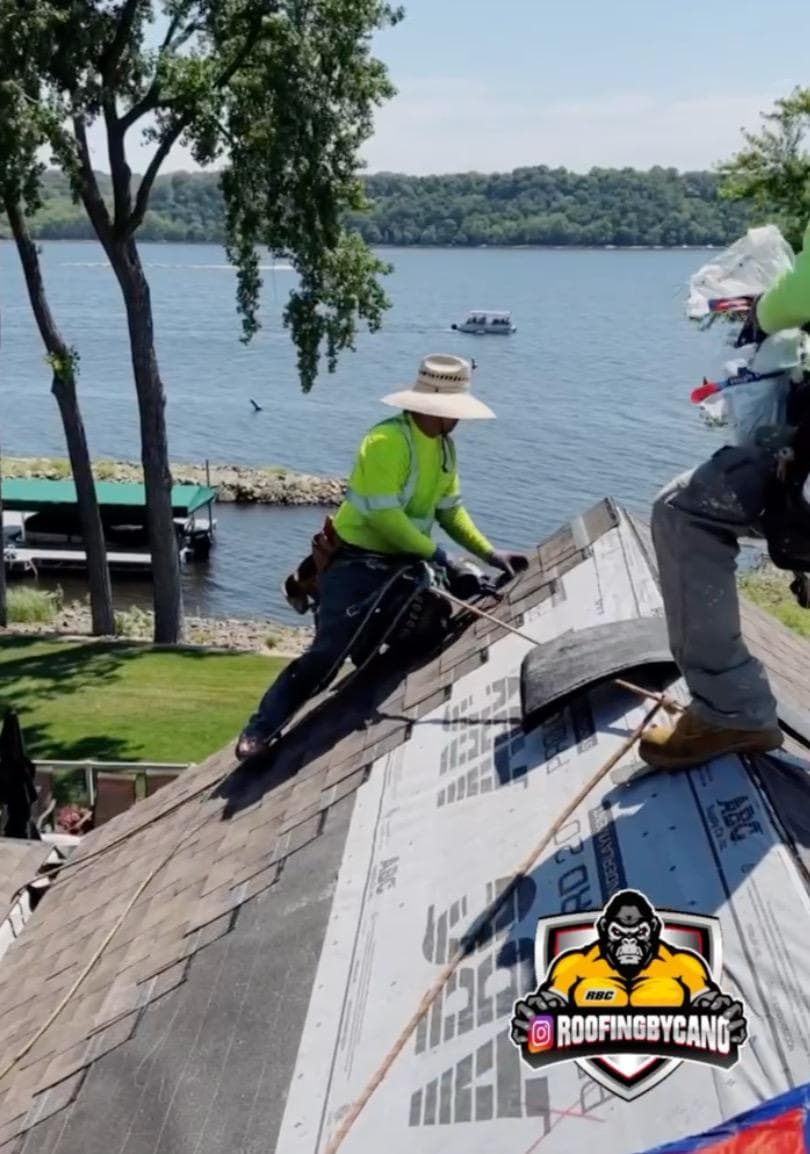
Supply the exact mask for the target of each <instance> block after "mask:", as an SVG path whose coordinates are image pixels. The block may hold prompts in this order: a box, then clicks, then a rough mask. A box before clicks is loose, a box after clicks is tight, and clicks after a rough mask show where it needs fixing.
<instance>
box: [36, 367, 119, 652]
mask: <svg viewBox="0 0 810 1154" xmlns="http://www.w3.org/2000/svg"><path fill="white" fill-rule="evenodd" d="M51 392H52V393H53V395H54V397H55V398H56V403H57V405H58V406H59V412H60V413H61V415H62V425H63V427H64V430H65V441H66V442H67V448H68V456H69V457H70V468H71V472H72V473H73V483H74V485H75V486H76V503H77V505H78V507H79V521H80V523H81V526H82V539H83V541H84V548H85V553H86V555H87V581H88V584H89V586H90V613H91V617H92V623H93V633H94V634H96V636H101V637H111V636H112V635H113V634H114V633H115V614H114V612H113V604H112V586H111V584H110V570H109V566H108V565H107V544H106V541H105V540H104V527H103V525H102V523H101V513H100V512H99V508H98V500H97V498H96V483H95V480H94V479H93V468H92V465H91V463H90V450H89V449H88V447H87V437H86V435H85V431H84V421H83V420H82V415H81V413H80V411H79V400H78V397H77V396H76V383H75V381H74V380H73V377H72V375H71V374H67V375H64V376H63V375H61V374H60V373H58V372H54V374H53V380H52V381H51Z"/></svg>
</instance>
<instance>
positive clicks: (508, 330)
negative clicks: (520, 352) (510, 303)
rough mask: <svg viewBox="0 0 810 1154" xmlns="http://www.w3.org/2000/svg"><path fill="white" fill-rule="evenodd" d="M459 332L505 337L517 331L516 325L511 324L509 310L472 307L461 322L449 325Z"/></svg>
mask: <svg viewBox="0 0 810 1154" xmlns="http://www.w3.org/2000/svg"><path fill="white" fill-rule="evenodd" d="M450 327H451V328H452V329H454V330H455V331H456V332H459V333H471V334H473V335H474V336H488V335H490V334H491V335H492V336H499V337H507V336H510V335H511V334H512V333H516V332H517V326H516V325H513V324H512V314H511V313H510V312H495V311H493V310H492V309H472V310H471V311H470V312H469V313H468V314H467V319H466V320H465V321H464V323H463V324H460V325H451V326H450Z"/></svg>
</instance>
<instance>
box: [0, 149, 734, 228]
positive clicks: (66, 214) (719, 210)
mask: <svg viewBox="0 0 810 1154" xmlns="http://www.w3.org/2000/svg"><path fill="white" fill-rule="evenodd" d="M98 179H99V184H100V186H101V190H102V194H103V195H104V196H105V198H108V199H109V200H110V201H112V189H111V188H110V184H109V178H108V177H105V176H104V175H103V174H99V177H98ZM364 184H365V189H366V195H367V197H368V200H369V206H368V209H367V211H365V212H351V213H349V214H348V215H347V216H346V217H345V223H346V224H347V225H348V227H349V228H350V229H352V230H355V231H357V232H358V233H360V235H361V236H362V237H363V239H364V240H365V241H367V242H368V243H369V244H373V245H387V244H390V245H459V246H467V245H509V246H515V245H564V246H569V245H570V246H577V245H581V246H590V245H616V246H619V247H627V246H631V245H662V246H665V247H675V246H679V245H709V244H716V245H720V244H727V243H728V242H729V241H731V240H733V239H735V238H736V237H737V236H739V235H740V233H741V232H742V231H744V229H745V228H746V226H747V225H748V223H749V217H750V212H751V210H750V207H749V205H748V204H747V203H745V202H743V203H734V202H732V201H730V200H728V199H726V198H724V197H723V196H722V195H721V191H720V184H721V177H720V176H719V175H717V174H715V173H710V172H686V173H681V172H678V171H677V170H676V169H674V168H652V169H650V170H649V171H646V172H640V171H637V170H635V169H631V168H623V169H606V168H594V169H591V171H590V172H588V173H575V172H569V171H568V170H567V169H564V168H554V169H552V168H546V167H544V166H541V167H537V168H519V169H515V171H514V172H510V173H494V174H488V175H482V174H479V173H463V174H458V175H447V176H420V177H416V176H402V175H398V174H394V173H378V174H376V175H373V176H366V177H365V179H364ZM42 193H43V195H42V207H41V209H40V210H39V212H38V213H37V214H36V216H35V217H34V218H33V220H32V222H31V227H32V232H33V235H34V236H35V237H37V238H40V239H54V240H56V239H59V240H83V239H92V238H93V236H94V234H93V230H92V226H91V224H90V222H89V220H88V218H87V214H86V213H85V212H83V211H82V209H81V208H79V207H77V206H75V205H74V204H73V202H72V200H71V196H70V189H69V187H68V182H67V178H66V177H65V176H64V174H63V173H61V172H56V171H54V172H48V173H46V174H45V177H44V179H43V182H42ZM7 234H8V230H7V224H6V223H5V221H0V235H7ZM139 237H140V238H141V239H142V240H151V241H189V242H200V241H207V242H211V243H222V242H223V241H224V239H225V222H224V210H223V200H222V193H221V191H220V187H219V178H218V176H217V174H216V173H210V172H208V173H202V172H199V173H186V172H173V173H167V174H166V175H165V176H160V177H159V178H158V179H157V180H156V181H155V184H154V188H153V191H152V196H151V198H150V210H149V212H148V213H147V215H146V218H145V220H144V223H143V225H142V227H141V229H140V232H139Z"/></svg>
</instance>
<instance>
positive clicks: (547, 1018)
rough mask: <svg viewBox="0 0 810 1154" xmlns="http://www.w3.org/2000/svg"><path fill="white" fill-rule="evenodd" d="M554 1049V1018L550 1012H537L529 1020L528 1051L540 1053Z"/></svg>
mask: <svg viewBox="0 0 810 1154" xmlns="http://www.w3.org/2000/svg"><path fill="white" fill-rule="evenodd" d="M553 1049H554V1018H553V1017H552V1016H551V1014H537V1015H535V1017H533V1018H532V1020H531V1021H530V1022H529V1053H530V1054H542V1052H543V1051H544V1050H553Z"/></svg>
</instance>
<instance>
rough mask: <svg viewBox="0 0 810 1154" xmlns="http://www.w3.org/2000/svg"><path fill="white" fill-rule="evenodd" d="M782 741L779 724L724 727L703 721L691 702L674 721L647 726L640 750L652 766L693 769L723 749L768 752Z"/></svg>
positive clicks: (735, 751) (722, 752)
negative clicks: (752, 727)
mask: <svg viewBox="0 0 810 1154" xmlns="http://www.w3.org/2000/svg"><path fill="white" fill-rule="evenodd" d="M783 741H784V738H783V736H782V732H781V730H780V729H779V728H778V726H775V725H773V726H767V727H765V728H762V729H726V728H721V727H720V726H717V725H711V724H710V723H709V722H707V721H704V720H703V719H702V718H700V717H699V716H698V715H697V713H696V712H695V710H694V708H693V707H692V706H689V707H688V708H687V709H685V710H684V711H683V713H682V714H680V716H679V717H678V719H677V720H676V721H675V722H674V723H673V722H662V723H661V724H659V725H653V726H650V728H649V729H647V730H645V731H644V735H643V736H642V738H641V741H640V742H639V746H638V752H639V756H640V757H641V759H642V761H645V762H646V763H647V765H650V766H652V767H653V769H691V768H692V766H695V765H703V764H704V762H707V761H711V760H712V758H714V757H721V756H722V755H723V754H724V753H767V752H768V751H769V750H771V749H778V748H779V747H780V746H781V745H782V743H783Z"/></svg>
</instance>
